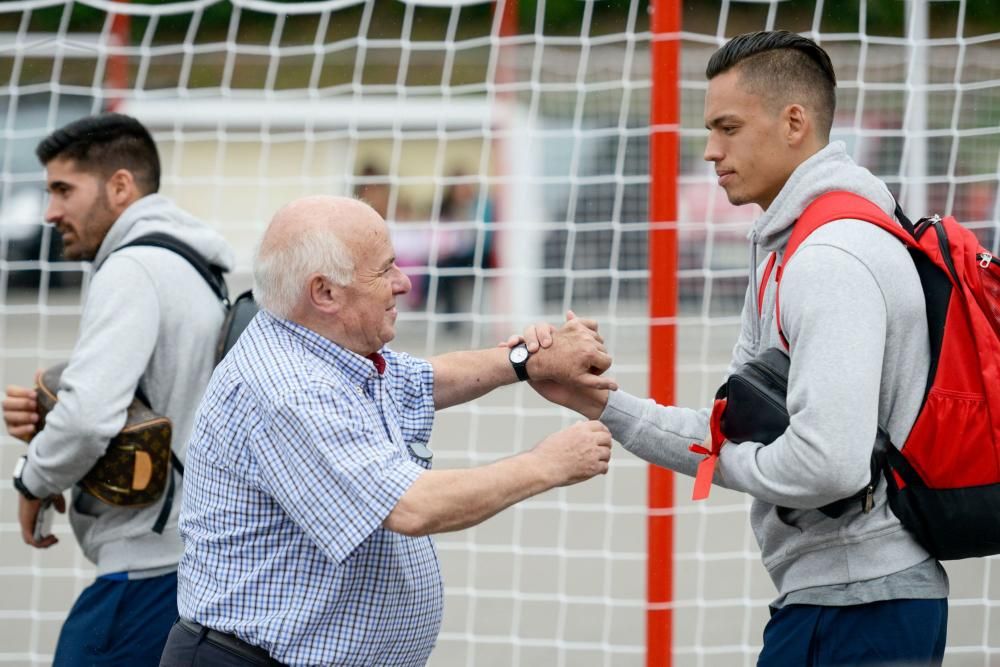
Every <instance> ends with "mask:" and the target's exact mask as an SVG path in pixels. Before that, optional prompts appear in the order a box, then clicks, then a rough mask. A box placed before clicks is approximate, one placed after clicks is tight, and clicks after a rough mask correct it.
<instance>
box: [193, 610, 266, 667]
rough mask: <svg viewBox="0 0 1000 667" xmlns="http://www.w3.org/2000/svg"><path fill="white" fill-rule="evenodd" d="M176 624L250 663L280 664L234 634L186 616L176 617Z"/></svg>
mask: <svg viewBox="0 0 1000 667" xmlns="http://www.w3.org/2000/svg"><path fill="white" fill-rule="evenodd" d="M177 625H179V626H180V627H181V628H183V629H184V630H186V631H188V632H190V633H191V634H194V635H197V636H199V637H203V638H204V639H205V641H206V642H208V643H209V644H212V645H214V646H217V647H218V648H221V649H223V650H226V651H229V652H230V653H233V654H235V655H237V656H239V657H241V658H243V659H244V660H246V661H247V662H248V663H250V664H252V665H268V666H277V665H281V663H280V662H278V661H277V660H275V659H273V658H272V657H271V656H270V654H268V652H267V651H265V650H264V649H262V648H260V647H259V646H254V645H253V644H248V643H246V642H245V641H243V640H242V639H240V638H239V637H237V636H235V635H230V634H226V633H225V632H219V631H218V630H212V629H211V628H206V627H205V626H203V625H201V624H200V623H195V622H194V621H189V620H188V619H186V618H178V619H177Z"/></svg>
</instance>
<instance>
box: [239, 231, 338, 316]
mask: <svg viewBox="0 0 1000 667" xmlns="http://www.w3.org/2000/svg"><path fill="white" fill-rule="evenodd" d="M266 238H267V234H265V235H264V238H262V239H261V241H260V242H258V244H257V250H256V252H255V253H254V262H253V297H254V299H256V301H257V303H258V305H260V307H261V308H263V309H265V310H267V311H270V312H271V313H273V314H275V315H277V316H278V317H281V318H285V319H287V318H288V317H289V315H290V314H291V312H292V310H294V308H295V306H296V304H298V302H299V300H300V299H301V298H302V296H303V294H304V292H305V289H306V281H307V280H308V279H309V276H310V275H312V274H314V273H321V274H323V275H325V276H326V277H327V278H329V279H330V280H332V281H333V282H334V283H336V284H337V285H341V286H347V285H350V284H351V281H352V280H353V279H354V258H353V257H352V256H351V251H350V249H349V248H348V247H347V246H346V245H345V244H344V242H343V241H341V240H340V239H339V238H338V237H337V235H336V234H334V233H333V232H331V231H330V230H324V229H322V228H321V227H319V226H309V227H307V228H306V229H303V230H301V231H300V232H299V233H297V234H296V235H295V236H294V237H293V238H291V239H287V240H286V239H283V242H281V243H276V244H275V243H270V244H266V245H265V243H264V240H265V239H266Z"/></svg>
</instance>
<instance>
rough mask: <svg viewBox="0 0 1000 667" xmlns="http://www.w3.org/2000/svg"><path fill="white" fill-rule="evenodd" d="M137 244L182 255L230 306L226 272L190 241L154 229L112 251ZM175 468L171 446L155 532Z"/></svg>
mask: <svg viewBox="0 0 1000 667" xmlns="http://www.w3.org/2000/svg"><path fill="white" fill-rule="evenodd" d="M135 246H148V247H153V248H163V249H164V250H169V251H171V252H173V253H175V254H177V255H180V256H181V257H183V258H184V259H186V260H187V262H188V264H190V265H191V266H193V267H194V269H195V270H196V271H197V272H198V274H199V275H200V276H201V277H202V278H203V279H204V280H205V282H206V283H208V286H209V287H210V288H212V291H213V292H215V296H216V297H218V299H219V301H221V302H222V303H223V304H224V305H225V306H226V308H229V307H230V303H229V289H228V288H227V287H226V279H225V277H224V275H223V274H224V273H225V271H223V269H222V268H221V267H219V266H216V265H215V264H210V263H209V262H208V261H207V260H206V259H205V258H204V257H202V256H201V253H199V252H198V251H197V250H195V249H194V248H192V247H191V246H189V245H188V244H187V243H184V242H183V241H181V240H179V239H176V238H174V237H173V236H170V235H169V234H164V233H162V232H153V233H152V234H145V235H143V236H140V237H139V238H137V239H134V240H132V241H129V242H128V243H126V244H124V245H121V246H119V247H117V248H115V249H114V250H113V251H112V252H118V251H119V250H122V249H124V248H131V247H135ZM135 395H136V396H137V397H138V398H139V400H140V401H142V402H143V403H145V404H146V405H147V406H148V407H149V408H150V409H151V410H152V409H153V406H152V405H151V404H150V402H149V397H147V396H146V392H144V391H143V390H142V388H141V387H136V389H135ZM175 471H176V472H177V474H178V475H180V476H181V477H183V476H184V464H183V463H181V460H180V458H178V456H177V454H176V453H175V452H174V450H173V447H171V448H170V473H169V474H170V481H169V482H168V483H167V489H166V491H165V492H164V498H163V505H162V506H161V507H160V513H159V515H157V517H156V521H155V522H154V523H153V532H154V533H156V534H157V535H162V534H163V530H164V528H166V525H167V521H168V520H169V519H170V512H171V510H172V509H173V507H174V488H175V486H176V484H175V483H174V472H175Z"/></svg>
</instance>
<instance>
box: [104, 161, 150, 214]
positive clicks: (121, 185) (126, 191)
mask: <svg viewBox="0 0 1000 667" xmlns="http://www.w3.org/2000/svg"><path fill="white" fill-rule="evenodd" d="M104 187H105V190H106V192H107V196H108V203H109V204H110V205H111V208H112V209H113V210H114V211H115V212H116V213H118V214H121V212H122V211H124V210H125V209H126V208H128V207H129V206H131V205H132V203H133V202H134V201H136V200H137V199H139V198H140V197H141V196H142V195H141V193H140V192H139V188H138V186H137V185H136V182H135V177H134V176H133V175H132V172H131V171H129V170H128V169H119V170H118V171H116V172H115V173H113V174H111V177H110V178H108V180H107V183H105V185H104Z"/></svg>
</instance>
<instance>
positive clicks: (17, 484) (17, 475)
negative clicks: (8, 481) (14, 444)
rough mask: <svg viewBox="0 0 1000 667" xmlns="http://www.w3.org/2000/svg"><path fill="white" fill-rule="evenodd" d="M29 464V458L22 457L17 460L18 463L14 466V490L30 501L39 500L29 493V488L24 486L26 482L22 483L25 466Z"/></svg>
mask: <svg viewBox="0 0 1000 667" xmlns="http://www.w3.org/2000/svg"><path fill="white" fill-rule="evenodd" d="M27 462H28V457H27V456H22V457H21V458H19V459H18V460H17V463H16V464H14V488H15V489H17V491H18V493H20V494H21V495H22V496H24V497H25V498H27V499H28V500H38V496H36V495H35V494H33V493H32V492H31V491H29V490H28V487H26V486H25V485H24V482H22V481H21V473H22V472H24V465H25V464H26V463H27Z"/></svg>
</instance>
